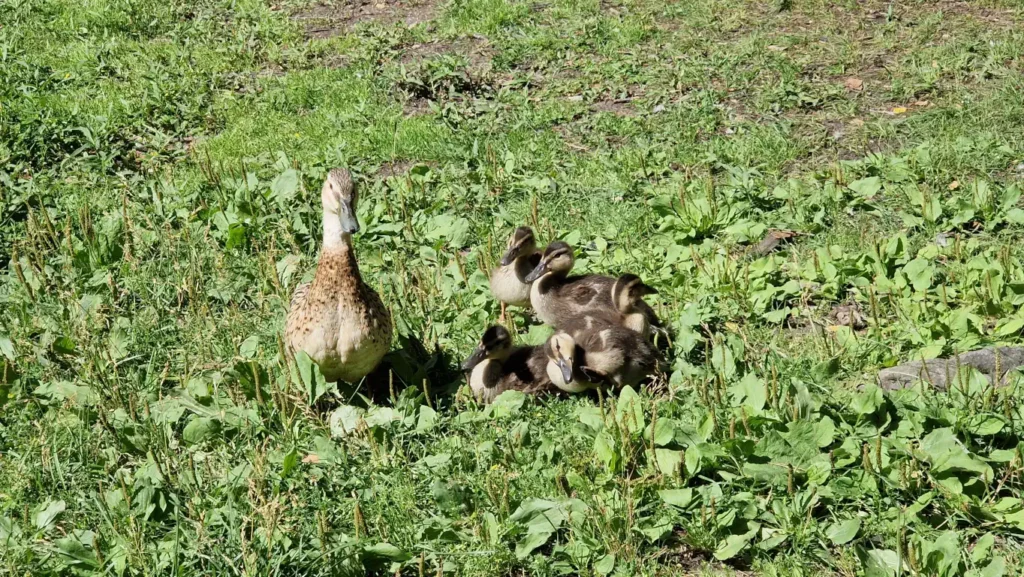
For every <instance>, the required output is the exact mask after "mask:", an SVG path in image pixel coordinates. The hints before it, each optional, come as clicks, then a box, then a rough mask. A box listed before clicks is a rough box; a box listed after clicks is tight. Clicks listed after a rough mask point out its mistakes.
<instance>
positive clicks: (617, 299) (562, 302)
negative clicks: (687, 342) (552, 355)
mask: <svg viewBox="0 0 1024 577" xmlns="http://www.w3.org/2000/svg"><path fill="white" fill-rule="evenodd" d="M573 264H575V259H574V256H573V250H572V247H570V246H569V245H568V244H567V243H565V242H562V241H555V242H553V243H551V244H549V245H548V246H547V248H546V249H544V253H543V255H542V256H541V259H540V262H539V263H538V264H537V266H536V267H535V268H534V269H533V271H532V272H530V274H529V275H527V276H526V278H525V281H526V282H529V283H533V286H531V287H530V304H531V305H533V310H534V311H535V312H536V313H537V318H539V319H540V320H541V321H542V322H544V323H545V324H548V325H551V326H553V327H555V328H556V329H557V328H561V327H562V325H564V324H566V323H567V322H569V321H571V320H572V319H574V318H576V317H578V316H580V315H582V314H591V313H595V312H597V311H606V312H608V313H609V314H614V315H617V318H618V319H619V320H617V321H616V322H617V323H618V324H622V325H623V326H627V327H628V328H631V329H633V330H636V331H638V332H642V333H643V334H644V336H645V337H646V336H648V333H649V332H650V326H651V324H652V323H653V324H655V325H657V324H658V321H657V317H656V315H655V314H654V311H653V310H652V309H651V307H650V306H649V305H648V304H647V303H645V302H644V301H643V296H644V295H647V294H654V293H656V292H657V291H656V290H654V289H653V288H651V287H649V286H647V285H645V284H644V283H643V282H641V281H640V278H639V277H637V276H636V275H623V276H622V277H620V278H619V279H615V278H612V277H609V276H603V275H596V274H591V275H582V276H568V275H569V272H570V271H571V270H572V267H573ZM618 313H621V315H618Z"/></svg>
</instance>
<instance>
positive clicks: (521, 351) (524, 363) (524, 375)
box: [462, 325, 558, 403]
mask: <svg viewBox="0 0 1024 577" xmlns="http://www.w3.org/2000/svg"><path fill="white" fill-rule="evenodd" d="M550 362H551V361H550V359H548V358H547V357H546V356H545V354H544V350H543V348H542V347H516V346H513V345H512V336H511V335H510V334H509V332H508V330H507V329H506V328H505V327H503V326H500V325H495V326H492V327H489V328H488V329H487V330H486V331H484V334H483V337H481V338H480V344H478V345H477V347H476V350H474V351H473V354H472V355H470V357H469V358H468V359H466V362H465V363H463V364H462V370H464V371H471V372H470V376H469V386H470V388H471V389H472V390H473V396H474V397H476V399H477V400H478V401H480V402H482V403H491V402H493V401H494V399H496V398H497V397H498V395H500V394H501V393H504V392H505V391H508V390H517V391H522V392H523V393H526V394H539V393H545V392H555V391H557V390H558V389H556V388H555V387H554V386H553V385H552V384H551V380H550V379H549V378H548V370H547V365H548V364H549V363H550Z"/></svg>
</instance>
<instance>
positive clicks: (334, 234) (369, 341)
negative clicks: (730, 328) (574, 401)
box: [284, 168, 659, 402]
mask: <svg viewBox="0 0 1024 577" xmlns="http://www.w3.org/2000/svg"><path fill="white" fill-rule="evenodd" d="M357 199H358V194H357V190H356V188H355V187H354V185H353V182H352V175H351V173H349V171H348V170H345V169H337V168H336V169H333V170H331V171H330V172H329V173H328V175H327V178H326V179H325V180H324V184H323V187H322V189H321V202H322V205H323V245H322V248H321V251H320V258H319V262H318V264H317V270H316V274H315V276H314V278H313V280H312V282H309V283H303V284H300V285H299V286H298V287H296V289H295V292H294V293H293V295H292V299H291V303H290V305H289V310H288V315H287V319H286V322H285V335H284V336H285V338H284V340H285V345H286V348H287V350H288V352H289V354H290V355H292V356H294V355H295V354H297V353H299V352H303V353H305V354H306V355H308V356H309V357H310V359H311V360H312V361H313V362H315V363H316V364H317V365H318V366H319V368H320V372H321V373H322V374H323V375H324V378H325V379H326V380H328V381H338V380H341V381H348V382H357V381H359V380H360V379H362V378H363V377H365V376H366V375H368V374H369V373H370V372H372V371H373V370H374V369H375V368H376V367H377V365H378V364H379V363H380V361H381V360H382V359H383V357H384V355H385V354H387V352H388V350H389V349H390V347H391V339H392V329H393V323H392V319H391V313H390V312H389V311H388V309H387V308H386V307H385V306H384V304H383V302H382V301H381V299H380V296H379V295H378V294H377V293H376V292H375V291H374V290H373V289H372V288H371V287H370V286H369V285H367V284H366V283H365V282H363V280H362V277H361V275H360V274H359V264H358V262H357V260H356V256H355V252H354V250H353V246H352V235H353V234H355V233H357V232H359V222H358V220H357V218H356V201H357ZM573 263H574V259H573V249H572V247H570V246H569V245H568V244H567V243H565V242H562V241H556V242H552V243H551V244H549V245H548V246H547V248H545V249H544V251H543V252H541V251H539V250H538V247H537V243H536V239H535V237H534V235H533V231H532V230H531V229H530V228H528V227H520V228H518V229H516V231H515V232H514V233H513V235H512V237H511V238H510V239H509V243H508V250H507V251H506V253H505V255H504V256H503V258H502V260H501V263H500V266H499V267H498V268H497V269H495V270H494V271H493V273H492V275H491V279H490V280H491V282H490V285H491V291H492V293H493V294H494V296H495V297H496V298H497V299H498V300H499V301H500V302H501V311H502V313H501V316H502V319H504V316H505V308H506V306H507V305H512V306H517V307H524V308H532V309H533V311H534V313H535V314H536V316H537V318H539V319H540V320H541V321H542V322H544V323H546V324H548V325H550V326H552V327H553V328H554V329H555V333H554V334H553V335H552V336H551V337H550V338H549V339H548V340H547V341H546V342H545V343H544V344H543V345H541V346H520V347H516V346H514V345H513V342H512V336H511V335H510V334H509V331H508V330H507V329H505V328H504V327H502V326H500V325H494V326H491V327H489V328H488V329H487V330H486V331H485V332H484V334H483V337H482V338H481V340H480V343H479V345H478V346H477V348H476V350H475V351H474V353H473V354H472V356H470V358H469V359H468V360H467V361H466V363H465V364H464V365H463V368H464V369H465V370H466V371H469V372H470V386H471V388H472V390H473V393H474V395H475V396H476V397H477V399H479V400H480V401H482V402H491V401H493V400H494V399H495V398H496V397H497V396H498V395H499V394H501V393H502V392H504V391H507V390H519V391H522V392H524V393H543V392H557V391H565V392H569V393H578V392H581V391H584V390H587V389H590V388H595V387H601V386H612V387H621V386H624V385H632V384H636V383H637V382H638V381H640V380H641V379H643V378H644V377H646V376H647V375H649V374H651V373H652V372H653V371H654V370H655V369H656V368H657V365H658V360H659V357H658V354H657V351H656V350H655V348H654V347H653V346H652V344H651V337H652V334H653V332H654V329H655V327H657V326H658V320H657V317H656V316H655V314H654V311H653V310H652V309H651V307H650V306H648V305H647V303H645V302H644V300H643V297H644V296H645V295H648V294H652V293H655V292H656V291H655V290H654V289H652V288H650V287H649V286H647V285H645V284H644V283H643V282H642V281H641V280H640V279H639V278H638V277H636V276H635V275H629V274H627V275H623V276H621V277H618V278H613V277H608V276H602V275H583V276H569V273H570V272H571V271H572V268H573Z"/></svg>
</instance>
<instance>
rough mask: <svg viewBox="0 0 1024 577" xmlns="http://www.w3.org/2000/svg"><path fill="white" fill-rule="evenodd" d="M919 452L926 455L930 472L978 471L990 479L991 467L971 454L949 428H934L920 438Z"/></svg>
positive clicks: (991, 476)
mask: <svg viewBox="0 0 1024 577" xmlns="http://www.w3.org/2000/svg"><path fill="white" fill-rule="evenodd" d="M921 452H922V453H924V454H925V455H926V456H927V459H928V462H929V463H930V464H931V470H932V473H935V474H941V473H944V472H949V471H966V472H971V473H978V474H980V475H982V476H983V477H985V478H986V479H992V478H993V475H992V467H991V466H989V465H988V464H987V463H985V462H983V461H981V460H980V459H978V458H976V457H974V456H973V455H971V453H970V452H969V451H968V450H967V448H966V447H964V445H963V443H961V442H960V440H959V439H957V438H956V435H954V434H953V430H952V429H950V428H942V429H935V430H933V431H932V432H930V433H928V435H927V436H925V438H924V439H922V440H921Z"/></svg>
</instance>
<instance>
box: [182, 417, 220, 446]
mask: <svg viewBox="0 0 1024 577" xmlns="http://www.w3.org/2000/svg"><path fill="white" fill-rule="evenodd" d="M220 429H221V425H220V421H219V420H217V419H211V418H209V417H193V418H192V420H191V421H189V422H188V424H187V425H185V430H184V431H182V432H181V438H182V439H183V440H184V441H185V442H186V443H188V444H190V445H195V444H196V443H201V442H203V441H207V440H209V439H212V438H214V437H216V436H217V435H218V434H219V433H220Z"/></svg>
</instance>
